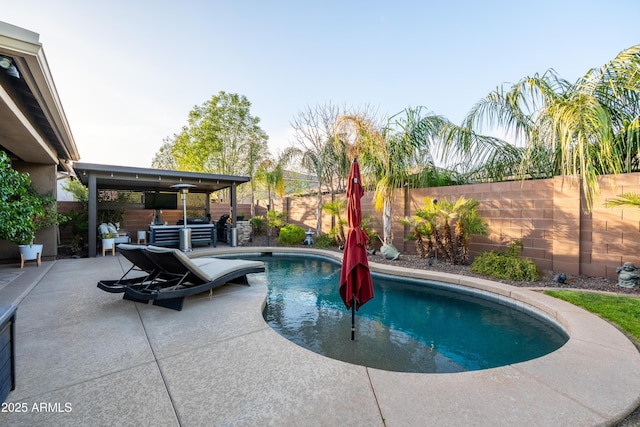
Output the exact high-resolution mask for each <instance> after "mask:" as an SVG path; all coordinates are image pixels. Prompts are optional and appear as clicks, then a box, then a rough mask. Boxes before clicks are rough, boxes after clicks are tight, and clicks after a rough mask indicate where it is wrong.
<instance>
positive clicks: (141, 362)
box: [0, 248, 640, 426]
mask: <svg viewBox="0 0 640 427" xmlns="http://www.w3.org/2000/svg"><path fill="white" fill-rule="evenodd" d="M237 249H238V250H240V248H237ZM271 249H273V248H270V249H269V250H271ZM220 250H221V251H222V250H224V249H220ZM226 250H227V251H228V250H230V249H226ZM265 250H266V249H265ZM256 251H259V249H256V248H251V252H256ZM277 251H278V252H282V251H283V250H280V249H278V250H277ZM207 252H209V253H215V250H210V251H207ZM317 253H323V252H317ZM202 254H203V252H202V251H200V253H199V254H198V255H202ZM325 254H327V253H325ZM328 256H336V255H335V254H330V253H329V254H328ZM128 265H129V264H128V262H127V261H126V259H125V258H124V257H122V256H120V255H117V256H115V257H112V256H109V255H108V256H105V257H98V258H88V259H87V258H85V259H64V260H58V261H49V262H44V263H43V265H42V266H41V267H36V266H35V265H34V264H30V265H28V266H26V267H25V268H24V270H20V269H19V268H17V267H16V266H0V305H8V304H16V305H18V310H17V318H16V324H17V331H16V358H17V375H16V376H17V387H16V389H15V390H14V391H12V392H11V393H10V394H9V397H8V400H7V402H10V403H19V404H20V405H13V406H9V405H5V406H3V407H2V409H3V411H2V412H0V425H11V426H45V425H46V426H53V425H55V426H63V425H64V426H86V425H92V426H107V425H108V426H113V425H131V426H140V425H149V426H151V425H153V426H177V425H179V426H202V425H215V426H225V425H233V426H243V425H246V426H256V425H276V426H290V425H296V426H336V425H349V426H383V425H386V426H427V425H433V426H446V425H450V426H460V425H491V426H513V425H527V426H551V425H557V426H560V425H562V426H565V425H571V426H589V425H607V424H611V423H615V422H616V421H617V420H620V419H622V418H624V417H625V416H626V415H627V414H628V413H630V412H631V411H632V410H633V409H634V408H636V407H637V406H638V405H640V354H639V353H638V351H637V349H636V348H635V347H634V346H633V345H632V344H631V343H630V342H629V340H627V339H626V338H625V337H624V335H623V334H622V333H620V332H619V331H618V330H617V329H616V328H614V327H613V326H611V325H609V324H608V323H606V322H604V321H603V320H600V319H599V318H598V317H596V316H593V315H591V314H589V313H587V312H585V311H583V310H581V309H579V308H577V307H574V306H572V305H570V304H567V303H564V302H562V301H559V300H555V299H553V298H550V297H547V296H545V295H542V294H540V293H537V292H534V291H531V290H526V289H521V288H513V287H510V286H507V285H503V284H498V283H495V282H490V281H486V280H478V279H471V278H464V277H461V276H451V275H444V274H443V275H436V274H433V273H429V272H421V271H416V270H411V271H408V270H401V269H397V268H396V269H394V268H392V267H387V266H382V265H377V266H373V267H375V268H377V269H379V270H380V271H386V272H394V273H398V272H400V273H402V274H405V275H411V276H414V277H425V278H440V279H441V280H444V281H449V282H453V283H459V284H463V285H466V286H472V287H475V288H478V289H479V290H478V292H487V291H491V292H495V293H498V294H499V295H503V296H504V297H505V298H506V297H509V298H515V299H517V300H518V301H521V304H523V305H527V304H528V305H531V306H535V307H538V308H539V309H541V310H543V311H545V312H546V313H547V315H548V316H549V317H550V318H555V319H557V321H558V322H560V323H561V324H562V325H563V326H564V327H565V329H566V330H567V331H568V333H569V334H570V340H569V341H568V342H567V344H565V345H564V346H563V347H562V348H560V349H559V350H557V351H556V352H554V353H552V354H550V355H547V356H545V357H541V358H539V359H535V360H531V361H528V362H524V363H518V364H515V365H511V366H506V367H502V368H496V369H488V370H483V371H473V372H464V373H456V374H407V373H397V372H387V371H381V370H377V369H371V368H365V367H362V366H356V365H351V364H347V363H343V362H340V361H336V360H333V359H329V358H326V357H323V356H320V355H318V354H315V353H313V352H310V351H308V350H305V349H303V348H301V347H299V346H297V345H295V344H293V343H291V342H289V341H287V340H286V339H284V338H282V337H281V336H280V335H278V334H277V333H276V332H274V331H273V330H271V329H270V328H269V326H267V325H266V323H265V322H264V320H263V318H262V306H263V303H264V300H265V296H266V292H267V287H266V284H265V283H264V278H263V276H262V275H254V276H252V286H250V287H246V286H240V285H227V286H223V287H222V288H218V289H217V290H216V291H214V294H213V296H212V297H211V298H209V295H206V294H205V295H202V296H198V297H197V298H190V299H187V301H185V306H184V309H183V310H182V311H180V312H177V311H173V310H168V309H164V308H160V307H156V306H153V305H143V304H139V303H133V302H130V301H125V300H123V299H122V295H120V294H107V293H105V292H102V291H100V290H99V289H98V288H97V287H96V282H97V281H98V280H99V279H112V278H117V277H120V276H121V275H122V272H123V271H124V270H126V269H127V268H128ZM41 403H44V404H45V405H44V406H42V407H41V406H40V404H41ZM11 407H13V408H14V409H15V408H16V407H18V408H22V409H25V411H24V412H11V411H9V408H11ZM39 408H44V409H45V410H43V411H39V410H37V409H39Z"/></svg>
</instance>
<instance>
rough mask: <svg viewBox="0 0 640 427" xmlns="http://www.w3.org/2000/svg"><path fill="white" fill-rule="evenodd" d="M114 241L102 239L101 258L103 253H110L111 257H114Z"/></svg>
mask: <svg viewBox="0 0 640 427" xmlns="http://www.w3.org/2000/svg"><path fill="white" fill-rule="evenodd" d="M115 246H116V239H115V238H114V239H102V256H104V254H105V252H107V251H111V255H115V254H116V252H115Z"/></svg>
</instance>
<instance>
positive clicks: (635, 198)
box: [604, 193, 640, 208]
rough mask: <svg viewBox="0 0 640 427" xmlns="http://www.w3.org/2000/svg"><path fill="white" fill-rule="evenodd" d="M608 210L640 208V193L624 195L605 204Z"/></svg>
mask: <svg viewBox="0 0 640 427" xmlns="http://www.w3.org/2000/svg"><path fill="white" fill-rule="evenodd" d="M604 206H605V207H607V208H615V207H619V206H620V207H625V206H629V207H635V208H640V193H624V194H621V195H619V196H618V197H616V198H615V199H611V200H607V201H606V202H605V204H604Z"/></svg>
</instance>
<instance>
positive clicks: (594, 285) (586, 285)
mask: <svg viewBox="0 0 640 427" xmlns="http://www.w3.org/2000/svg"><path fill="white" fill-rule="evenodd" d="M247 246H279V243H278V241H277V239H274V238H273V237H272V238H270V239H269V244H268V245H267V238H266V236H254V237H253V239H252V242H250V243H248V244H247ZM329 250H335V251H337V250H338V249H337V248H329ZM369 262H376V263H380V264H389V265H395V266H398V267H406V268H415V269H421V270H432V271H439V272H445V273H452V274H460V275H464V276H472V277H482V278H488V279H490V278H489V277H485V276H481V275H479V274H475V273H472V272H471V269H470V266H468V265H449V264H447V263H445V262H441V261H436V260H433V261H432V265H429V260H428V259H426V258H420V257H419V256H417V255H405V254H401V255H400V258H398V259H397V260H395V261H391V260H387V259H384V258H383V257H382V256H381V255H380V254H379V253H378V254H375V255H369ZM557 273H560V272H552V271H546V272H544V274H543V277H542V278H540V279H539V280H538V281H537V282H518V281H509V280H499V279H491V280H495V281H498V282H502V283H507V284H509V285H512V286H518V287H527V288H560V289H581V290H588V291H600V292H611V293H616V294H624V295H634V296H639V297H640V287H636V288H635V289H627V288H623V287H621V286H618V285H617V281H612V280H609V279H605V278H603V277H590V276H576V275H572V274H567V279H566V281H565V283H559V282H556V281H554V280H553V278H554V276H555V275H556V274H557Z"/></svg>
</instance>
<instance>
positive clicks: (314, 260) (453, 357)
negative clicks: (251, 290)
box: [242, 255, 568, 373]
mask: <svg viewBox="0 0 640 427" xmlns="http://www.w3.org/2000/svg"><path fill="white" fill-rule="evenodd" d="M242 258H248V256H242ZM259 259H260V260H262V261H264V262H265V263H266V264H267V271H266V273H264V274H265V275H266V281H267V285H268V289H269V290H268V294H267V300H266V305H265V309H264V312H263V316H264V318H265V320H266V322H267V323H268V324H269V325H270V326H271V327H272V328H273V329H274V330H276V331H277V332H278V333H279V334H281V335H282V336H284V337H285V338H287V339H289V340H290V341H292V342H294V343H296V344H298V345H300V346H302V347H305V348H307V349H309V350H311V351H314V352H316V353H319V354H322V355H325V356H327V357H331V358H334V359H338V360H342V361H345V362H349V363H354V364H358V365H363V366H368V367H374V368H379V369H384V370H389V371H401V372H425V373H445V372H460V371H469V370H480V369H487V368H492V367H497V366H504V365H509V364H513V363H517V362H522V361H525V360H530V359H534V358H537V357H540V356H543V355H545V354H548V353H550V352H552V351H554V350H556V349H557V348H559V347H561V346H562V345H563V344H564V343H565V342H566V341H567V339H568V338H567V335H566V334H565V333H564V332H563V331H562V330H561V329H560V327H559V326H557V325H556V324H554V323H552V322H550V321H548V320H545V319H543V318H542V315H539V314H536V313H534V312H533V311H528V310H523V308H522V306H521V305H520V306H517V305H516V304H515V303H513V304H508V303H506V302H505V301H504V300H501V301H500V303H498V302H497V300H491V299H490V298H488V297H486V296H483V297H481V298H480V297H478V296H477V295H475V296H474V295H470V294H468V293H465V292H464V290H463V289H462V288H455V287H452V286H451V285H448V284H444V283H438V282H430V281H425V280H414V279H406V278H397V277H391V276H384V275H379V274H374V275H373V278H374V291H375V298H374V299H373V300H371V301H369V302H368V303H367V304H365V305H364V306H362V308H361V309H360V311H359V312H357V314H356V340H355V341H351V340H350V325H351V314H350V311H348V310H346V308H345V307H344V304H343V303H342V300H341V299H340V296H339V294H338V282H339V275H340V265H339V263H337V262H336V261H333V260H330V259H326V258H322V257H317V256H292V255H286V256H285V255H274V256H262V257H260V258H259Z"/></svg>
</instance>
